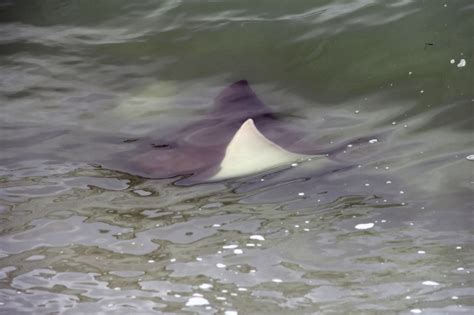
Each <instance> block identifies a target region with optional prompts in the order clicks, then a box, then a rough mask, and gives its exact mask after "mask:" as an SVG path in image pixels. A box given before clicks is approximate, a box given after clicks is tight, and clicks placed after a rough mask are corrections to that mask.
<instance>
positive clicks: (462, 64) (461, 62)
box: [457, 59, 466, 68]
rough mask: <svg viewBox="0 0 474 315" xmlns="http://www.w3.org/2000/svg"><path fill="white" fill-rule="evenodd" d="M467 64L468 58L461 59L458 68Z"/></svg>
mask: <svg viewBox="0 0 474 315" xmlns="http://www.w3.org/2000/svg"><path fill="white" fill-rule="evenodd" d="M465 66H466V59H461V60H459V63H458V64H457V67H458V68H462V67H465Z"/></svg>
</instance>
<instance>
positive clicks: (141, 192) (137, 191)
mask: <svg viewBox="0 0 474 315" xmlns="http://www.w3.org/2000/svg"><path fill="white" fill-rule="evenodd" d="M133 192H134V193H136V194H137V195H139V196H142V197H146V196H150V195H151V192H149V191H146V190H143V189H137V190H134V191H133Z"/></svg>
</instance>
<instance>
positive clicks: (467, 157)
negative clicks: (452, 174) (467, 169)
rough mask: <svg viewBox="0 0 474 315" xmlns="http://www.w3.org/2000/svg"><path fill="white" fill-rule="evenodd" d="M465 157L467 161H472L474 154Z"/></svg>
mask: <svg viewBox="0 0 474 315" xmlns="http://www.w3.org/2000/svg"><path fill="white" fill-rule="evenodd" d="M466 159H468V160H469V161H474V154H471V155H468V156H466Z"/></svg>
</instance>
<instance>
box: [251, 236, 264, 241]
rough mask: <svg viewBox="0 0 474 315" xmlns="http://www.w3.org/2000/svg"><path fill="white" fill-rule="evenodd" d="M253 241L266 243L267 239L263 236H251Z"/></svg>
mask: <svg viewBox="0 0 474 315" xmlns="http://www.w3.org/2000/svg"><path fill="white" fill-rule="evenodd" d="M250 239H251V240H257V241H264V240H265V238H264V237H263V236H262V235H251V236H250Z"/></svg>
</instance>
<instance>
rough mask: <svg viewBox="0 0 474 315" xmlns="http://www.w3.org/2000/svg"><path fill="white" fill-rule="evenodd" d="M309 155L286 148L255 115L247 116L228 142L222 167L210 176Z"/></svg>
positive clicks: (223, 176) (243, 172) (261, 168)
mask: <svg viewBox="0 0 474 315" xmlns="http://www.w3.org/2000/svg"><path fill="white" fill-rule="evenodd" d="M308 157H309V156H307V155H302V154H297V153H293V152H290V151H287V150H285V149H283V148H282V147H280V146H279V145H278V144H276V143H274V142H272V141H270V140H269V139H267V138H266V137H265V136H264V135H263V134H262V133H261V132H260V131H259V130H258V129H257V127H256V126H255V123H254V121H253V120H252V119H247V120H246V121H245V122H244V123H243V124H242V126H240V128H239V130H238V131H237V132H236V133H235V135H234V137H233V138H232V140H231V141H230V142H229V144H228V146H227V148H226V150H225V155H224V158H223V159H222V161H221V163H220V165H219V170H218V171H217V173H216V174H215V175H214V176H212V177H211V178H210V179H209V180H211V181H214V180H223V179H227V178H232V177H240V176H246V175H250V174H253V173H258V172H262V171H265V170H269V169H272V168H275V167H278V166H282V165H285V164H289V163H291V162H294V161H296V160H301V159H304V158H308Z"/></svg>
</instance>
